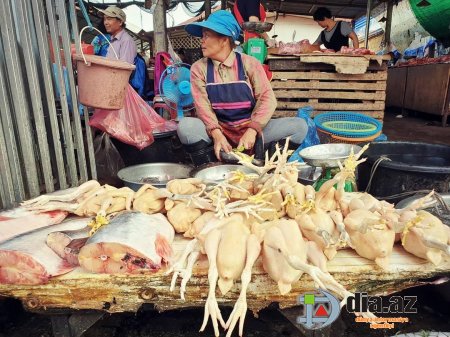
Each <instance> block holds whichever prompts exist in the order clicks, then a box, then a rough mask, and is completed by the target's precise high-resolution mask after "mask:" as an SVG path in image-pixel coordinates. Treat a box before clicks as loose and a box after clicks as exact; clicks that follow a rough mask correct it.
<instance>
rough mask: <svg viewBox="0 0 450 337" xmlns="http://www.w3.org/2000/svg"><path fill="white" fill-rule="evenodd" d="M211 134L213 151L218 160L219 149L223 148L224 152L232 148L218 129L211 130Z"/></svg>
mask: <svg viewBox="0 0 450 337" xmlns="http://www.w3.org/2000/svg"><path fill="white" fill-rule="evenodd" d="M211 136H212V139H213V141H214V153H215V154H216V157H217V159H218V160H219V161H220V160H221V158H220V150H224V151H225V153H228V152H230V151H231V150H232V149H233V148H232V147H231V145H230V143H228V140H227V139H226V138H225V136H224V135H223V133H222V131H221V130H220V129H214V130H212V131H211Z"/></svg>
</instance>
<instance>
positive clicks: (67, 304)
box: [0, 235, 450, 313]
mask: <svg viewBox="0 0 450 337" xmlns="http://www.w3.org/2000/svg"><path fill="white" fill-rule="evenodd" d="M187 242H188V240H187V239H185V238H183V237H182V236H181V235H177V236H176V238H175V241H174V243H173V248H174V252H175V255H179V254H181V253H182V251H183V250H184V248H185V246H186V244H187ZM328 270H329V272H330V273H331V274H332V275H333V276H334V278H335V279H336V280H337V281H338V282H340V283H341V284H342V285H344V286H345V287H346V288H347V289H348V290H350V291H352V292H355V291H359V292H367V293H369V294H377V295H387V294H390V293H393V292H398V291H400V290H402V289H405V288H408V287H411V286H414V285H419V284H421V280H424V279H429V278H432V277H439V276H450V261H447V262H444V263H442V264H440V265H439V266H434V265H433V264H431V263H429V262H427V261H426V260H423V259H420V258H417V257H415V256H413V255H411V254H409V253H407V252H406V251H404V250H403V249H402V248H401V247H400V246H397V245H396V246H395V247H394V251H393V254H392V258H391V263H390V269H389V270H388V271H385V270H382V269H380V268H379V267H378V266H376V265H375V263H374V262H373V261H369V260H366V259H365V258H362V257H360V256H359V255H357V254H356V253H355V252H354V251H352V250H350V249H344V250H340V251H338V254H337V255H336V257H335V258H334V259H333V260H332V261H329V262H328ZM207 274H208V261H207V258H206V256H204V255H203V256H201V258H200V259H199V261H197V263H196V264H195V266H194V270H193V275H192V278H191V280H190V281H189V282H188V284H187V288H186V300H185V301H182V300H181V299H180V294H179V291H178V290H179V284H177V287H176V288H175V291H173V292H170V291H169V287H170V282H171V278H172V276H171V275H166V270H164V269H162V270H160V271H159V272H157V273H145V274H136V275H130V274H116V275H109V274H91V273H88V272H86V271H83V269H81V268H77V269H75V270H73V271H72V272H70V273H68V274H65V275H62V276H58V277H54V278H52V279H50V281H49V282H48V283H47V284H44V285H8V284H0V296H6V297H13V298H17V299H19V300H21V301H22V302H23V305H24V307H25V308H27V309H28V310H30V311H37V312H42V311H44V310H50V309H73V310H79V309H91V310H103V311H107V312H111V313H116V312H136V311H137V310H138V309H139V308H140V307H141V305H142V304H144V303H153V304H154V305H155V306H156V307H157V308H158V310H161V311H163V310H169V309H177V308H183V307H199V306H203V305H204V303H205V300H206V297H207V293H208V287H209V286H208V277H207ZM314 288H315V287H314V283H313V281H312V279H311V277H310V276H309V275H306V274H304V275H303V276H302V278H301V279H300V281H298V282H296V283H294V284H293V287H292V291H291V292H290V293H289V294H287V295H284V296H282V295H280V294H279V291H278V287H277V284H276V283H275V282H274V281H272V280H271V279H270V278H269V276H268V275H267V274H266V273H265V272H264V270H263V268H262V262H261V259H260V258H259V260H258V261H257V262H256V264H255V266H254V268H253V274H252V281H251V283H250V285H249V288H248V291H247V299H248V307H249V309H250V310H252V311H254V312H257V311H259V310H260V309H262V308H264V307H267V306H268V305H269V304H270V303H273V302H278V303H279V304H280V307H282V308H286V307H291V306H295V305H296V304H297V296H298V295H299V294H301V293H304V292H306V291H311V290H313V289H314ZM239 290H240V287H239V286H234V287H233V288H232V289H231V291H230V292H229V293H228V294H227V295H226V296H224V297H223V296H221V295H220V296H219V295H218V296H217V300H218V302H219V303H222V304H231V303H232V302H233V301H235V300H236V299H237V297H238V296H239Z"/></svg>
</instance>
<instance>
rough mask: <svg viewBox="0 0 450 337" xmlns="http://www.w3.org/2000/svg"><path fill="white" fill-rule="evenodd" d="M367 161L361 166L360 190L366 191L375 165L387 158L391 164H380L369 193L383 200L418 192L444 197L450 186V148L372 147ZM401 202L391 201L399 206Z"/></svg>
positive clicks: (413, 144)
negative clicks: (424, 191)
mask: <svg viewBox="0 0 450 337" xmlns="http://www.w3.org/2000/svg"><path fill="white" fill-rule="evenodd" d="M363 156H366V157H368V159H367V161H366V162H365V163H362V164H360V165H359V166H358V187H359V190H360V191H364V190H365V189H366V187H367V185H368V182H369V179H370V171H371V169H372V167H373V166H374V163H375V162H376V161H377V160H378V159H379V158H380V157H381V156H385V157H387V158H389V159H390V160H384V161H382V162H380V164H379V165H378V168H377V169H376V171H375V173H374V175H373V178H372V182H371V185H370V189H369V191H368V192H369V193H370V194H372V195H373V196H374V197H376V198H380V199H383V198H385V197H389V196H392V195H394V194H398V193H402V192H410V191H417V190H425V189H427V190H431V189H434V190H436V191H437V192H441V193H445V192H448V190H449V182H450V146H446V145H438V144H427V143H417V142H389V141H387V142H379V143H371V144H370V146H369V149H368V150H367V151H366V152H365V153H364V154H363ZM399 200H400V199H398V198H389V201H393V202H397V201H399Z"/></svg>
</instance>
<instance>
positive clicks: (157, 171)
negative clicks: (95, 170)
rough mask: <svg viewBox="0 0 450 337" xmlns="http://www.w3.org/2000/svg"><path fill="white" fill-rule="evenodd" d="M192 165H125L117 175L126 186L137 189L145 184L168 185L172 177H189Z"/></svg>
mask: <svg viewBox="0 0 450 337" xmlns="http://www.w3.org/2000/svg"><path fill="white" fill-rule="evenodd" d="M191 171H192V166H189V165H184V164H175V163H150V164H141V165H135V166H129V167H125V168H124V169H122V170H120V171H119V173H118V174H117V176H118V177H119V178H120V179H121V180H122V181H123V182H124V183H125V186H127V187H129V188H131V189H133V190H134V191H137V190H138V189H139V188H140V187H141V186H142V185H143V184H151V185H153V186H155V187H159V188H161V187H166V184H167V182H168V181H170V180H172V179H183V178H189V177H190V173H191Z"/></svg>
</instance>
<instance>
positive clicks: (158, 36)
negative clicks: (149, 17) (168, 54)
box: [153, 0, 167, 54]
mask: <svg viewBox="0 0 450 337" xmlns="http://www.w3.org/2000/svg"><path fill="white" fill-rule="evenodd" d="M157 1H158V2H157V4H156V7H155V11H154V12H153V31H154V39H155V54H156V53H157V52H160V51H167V25H166V1H165V0H157Z"/></svg>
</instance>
